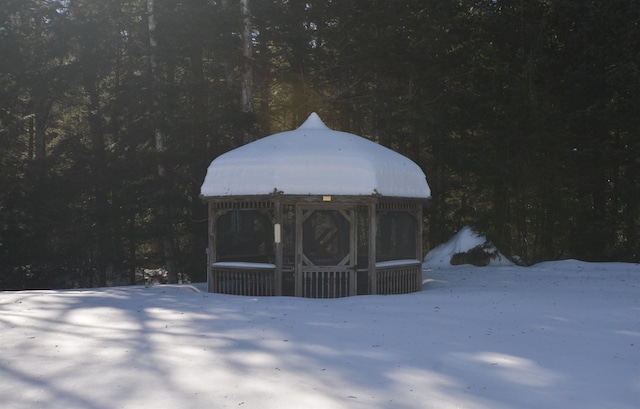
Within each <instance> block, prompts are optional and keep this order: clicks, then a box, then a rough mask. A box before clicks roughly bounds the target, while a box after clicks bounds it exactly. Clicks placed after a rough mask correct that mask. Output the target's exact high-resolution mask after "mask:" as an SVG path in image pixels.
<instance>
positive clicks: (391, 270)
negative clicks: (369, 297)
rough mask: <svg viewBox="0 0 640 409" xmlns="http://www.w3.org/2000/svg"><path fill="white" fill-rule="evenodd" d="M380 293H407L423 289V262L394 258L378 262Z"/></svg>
mask: <svg viewBox="0 0 640 409" xmlns="http://www.w3.org/2000/svg"><path fill="white" fill-rule="evenodd" d="M376 271H377V283H376V285H377V292H378V294H405V293H413V292H416V291H420V290H421V289H422V263H420V261H418V260H392V261H384V262H379V263H376Z"/></svg>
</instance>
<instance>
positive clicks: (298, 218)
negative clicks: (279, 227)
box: [294, 204, 302, 297]
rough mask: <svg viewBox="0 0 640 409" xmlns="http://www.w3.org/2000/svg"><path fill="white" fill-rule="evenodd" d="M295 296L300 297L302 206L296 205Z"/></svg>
mask: <svg viewBox="0 0 640 409" xmlns="http://www.w3.org/2000/svg"><path fill="white" fill-rule="evenodd" d="M295 255H296V257H295V259H296V260H295V262H296V264H295V271H294V282H295V294H294V295H295V296H296V297H302V206H300V205H299V204H296V244H295Z"/></svg>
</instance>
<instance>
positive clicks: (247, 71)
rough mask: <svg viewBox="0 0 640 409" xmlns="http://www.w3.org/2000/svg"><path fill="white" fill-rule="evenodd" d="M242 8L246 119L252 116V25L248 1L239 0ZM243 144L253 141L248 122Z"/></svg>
mask: <svg viewBox="0 0 640 409" xmlns="http://www.w3.org/2000/svg"><path fill="white" fill-rule="evenodd" d="M240 4H241V6H242V16H243V20H242V55H243V57H244V67H243V71H242V112H243V113H245V114H246V116H247V118H249V117H251V116H252V114H253V112H254V111H253V65H252V58H253V44H252V35H251V32H252V31H253V25H252V22H251V12H250V10H249V0H240ZM243 132H244V134H243V143H244V144H247V143H249V142H252V141H253V140H255V138H254V137H253V135H252V133H251V131H250V122H249V121H247V124H246V125H244V130H243Z"/></svg>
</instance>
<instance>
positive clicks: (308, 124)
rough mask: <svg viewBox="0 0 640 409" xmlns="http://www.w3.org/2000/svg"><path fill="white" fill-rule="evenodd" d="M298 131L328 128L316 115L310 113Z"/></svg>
mask: <svg viewBox="0 0 640 409" xmlns="http://www.w3.org/2000/svg"><path fill="white" fill-rule="evenodd" d="M298 129H329V127H327V125H325V124H324V122H322V119H320V117H319V116H318V114H316V113H315V112H312V113H311V115H309V118H307V120H306V121H304V123H303V124H302V125H300V127H299V128H298Z"/></svg>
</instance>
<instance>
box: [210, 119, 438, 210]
mask: <svg viewBox="0 0 640 409" xmlns="http://www.w3.org/2000/svg"><path fill="white" fill-rule="evenodd" d="M274 192H277V193H282V194H285V195H349V196H361V195H382V196H391V197H405V198H419V199H426V198H428V197H430V195H431V191H430V189H429V185H428V184H427V181H426V177H425V175H424V172H422V170H421V169H420V167H418V165H416V164H415V163H414V162H413V161H411V160H410V159H408V158H406V157H405V156H402V155H400V154H399V153H397V152H394V151H392V150H390V149H388V148H385V147H384V146H382V145H379V144H377V143H375V142H372V141H370V140H368V139H365V138H362V137H360V136H357V135H353V134H350V133H346V132H339V131H334V130H331V129H329V128H328V127H327V126H326V125H325V124H324V123H323V122H322V120H321V119H320V117H319V116H318V115H317V114H316V113H312V114H311V115H310V116H309V118H308V119H307V120H306V121H305V122H304V123H303V124H302V125H301V126H300V127H299V128H298V129H295V130H293V131H287V132H281V133H277V134H274V135H271V136H267V137H265V138H262V139H259V140H257V141H255V142H252V143H249V144H247V145H244V146H241V147H239V148H237V149H234V150H232V151H229V152H227V153H225V154H223V155H220V156H219V157H217V158H216V159H215V160H214V161H213V162H211V164H210V165H209V168H208V169H207V175H206V177H205V180H204V183H203V184H202V187H201V190H200V193H201V195H202V196H203V197H220V196H247V195H266V194H271V193H274Z"/></svg>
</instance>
